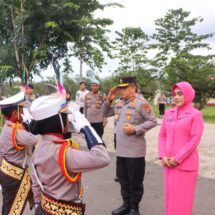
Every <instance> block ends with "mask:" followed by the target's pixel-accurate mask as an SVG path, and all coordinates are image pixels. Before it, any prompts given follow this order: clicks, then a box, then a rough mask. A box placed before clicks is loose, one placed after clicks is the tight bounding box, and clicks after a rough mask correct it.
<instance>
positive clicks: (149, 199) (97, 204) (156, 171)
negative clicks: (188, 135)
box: [0, 122, 215, 215]
mask: <svg viewBox="0 0 215 215" xmlns="http://www.w3.org/2000/svg"><path fill="white" fill-rule="evenodd" d="M158 130H159V127H157V128H155V129H153V130H152V131H151V132H149V134H148V135H147V139H148V143H147V147H148V148H147V156H146V160H147V163H146V174H145V182H144V185H145V194H144V196H143V199H142V201H141V203H140V212H141V215H163V191H162V168H161V166H160V164H159V161H157V150H156V137H157V133H158ZM214 131H215V125H213V124H207V125H206V128H205V132H204V136H203V140H202V143H201V145H200V154H202V156H201V161H202V162H201V163H202V164H201V163H200V175H199V179H198V185H197V190H196V198H195V204H194V210H193V215H213V214H215V177H214V176H215V174H214V173H215V159H214V151H215V150H214V149H215V144H214V139H215V132H214ZM112 136H113V130H112V122H109V125H108V126H107V128H106V131H105V135H104V139H105V142H106V144H107V148H108V150H109V152H110V156H111V164H110V165H109V166H108V167H106V168H104V169H101V170H98V171H95V172H89V173H86V174H84V176H83V183H84V189H85V198H84V200H85V202H86V204H87V206H86V215H110V214H111V211H112V210H113V209H115V208H116V207H118V206H119V205H120V204H121V197H120V187H119V184H118V183H117V182H115V181H114V177H115V168H116V167H115V153H114V149H113V144H112ZM75 139H78V140H79V141H81V140H80V137H75ZM82 145H85V144H84V143H82ZM1 204H2V197H1V195H0V207H1ZM33 214H34V213H33V212H30V211H29V210H26V211H25V212H24V215H33ZM182 215H183V214H182Z"/></svg>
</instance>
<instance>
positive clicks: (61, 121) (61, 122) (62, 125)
mask: <svg viewBox="0 0 215 215" xmlns="http://www.w3.org/2000/svg"><path fill="white" fill-rule="evenodd" d="M58 116H59V118H60V124H61V128H62V134H63V133H64V124H63V119H62V116H61V114H60V113H59V114H58Z"/></svg>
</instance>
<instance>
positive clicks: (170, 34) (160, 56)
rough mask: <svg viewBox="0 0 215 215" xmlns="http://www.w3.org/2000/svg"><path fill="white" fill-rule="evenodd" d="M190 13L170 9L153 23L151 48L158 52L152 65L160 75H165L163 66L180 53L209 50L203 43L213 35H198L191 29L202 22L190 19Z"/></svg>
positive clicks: (200, 19) (180, 9) (198, 18)
mask: <svg viewBox="0 0 215 215" xmlns="http://www.w3.org/2000/svg"><path fill="white" fill-rule="evenodd" d="M189 16H190V12H188V11H184V10H183V9H182V8H179V9H171V10H169V11H168V12H167V14H166V15H165V16H164V17H163V18H160V19H157V20H156V21H155V30H156V33H154V34H153V36H152V38H153V39H154V40H155V41H156V42H155V43H154V44H153V45H152V47H153V48H156V49H157V50H158V52H157V54H156V56H155V58H154V60H153V61H152V65H154V66H155V67H157V68H158V71H159V72H160V75H163V74H164V73H165V66H166V65H168V63H169V62H170V61H171V58H174V57H175V56H177V55H178V54H180V53H183V52H185V53H190V52H191V51H193V50H195V49H197V48H208V49H209V48H210V47H209V45H208V44H207V43H206V42H205V41H204V40H205V39H207V38H210V37H212V36H213V34H204V35H198V34H196V33H194V32H193V29H192V28H193V27H194V26H195V25H196V24H197V23H200V22H202V21H203V19H202V18H201V17H196V18H190V17H189Z"/></svg>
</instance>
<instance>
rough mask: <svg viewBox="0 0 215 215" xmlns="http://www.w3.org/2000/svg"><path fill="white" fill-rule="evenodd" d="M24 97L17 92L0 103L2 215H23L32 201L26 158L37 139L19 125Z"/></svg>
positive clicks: (20, 123) (23, 94)
mask: <svg viewBox="0 0 215 215" xmlns="http://www.w3.org/2000/svg"><path fill="white" fill-rule="evenodd" d="M24 96H25V93H24V92H20V93H18V94H16V95H14V96H11V97H9V98H6V99H4V100H2V101H0V107H1V112H2V114H3V116H4V118H5V123H4V126H3V128H2V131H1V135H0V150H1V153H0V155H1V156H2V162H1V167H0V184H1V186H2V195H3V205H2V213H1V214H2V215H8V214H14V215H19V214H22V213H23V211H24V208H25V205H26V202H27V200H30V197H32V195H30V194H31V183H30V175H29V170H28V166H27V156H28V151H29V149H28V147H29V146H30V147H32V146H34V145H35V144H36V143H37V141H38V139H37V138H36V136H34V135H32V134H31V133H29V132H28V131H26V130H25V128H24V126H23V125H22V114H23V105H24ZM32 200H33V199H31V203H32ZM31 208H32V205H31Z"/></svg>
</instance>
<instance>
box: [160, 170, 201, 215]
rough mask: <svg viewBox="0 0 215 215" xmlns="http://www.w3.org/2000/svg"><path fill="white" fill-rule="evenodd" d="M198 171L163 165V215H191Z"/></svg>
mask: <svg viewBox="0 0 215 215" xmlns="http://www.w3.org/2000/svg"><path fill="white" fill-rule="evenodd" d="M197 178H198V171H184V170H179V169H175V168H173V169H171V168H167V167H164V195H165V215H192V208H193V201H194V195H195V188H196V182H197Z"/></svg>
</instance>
